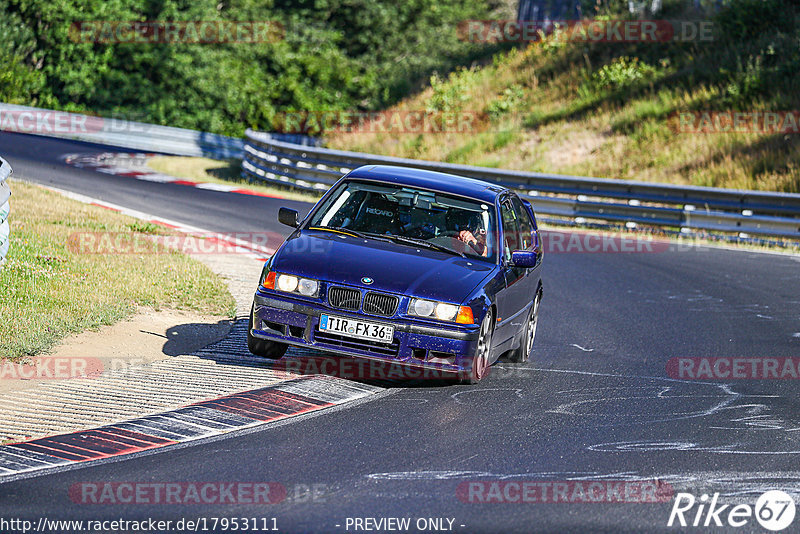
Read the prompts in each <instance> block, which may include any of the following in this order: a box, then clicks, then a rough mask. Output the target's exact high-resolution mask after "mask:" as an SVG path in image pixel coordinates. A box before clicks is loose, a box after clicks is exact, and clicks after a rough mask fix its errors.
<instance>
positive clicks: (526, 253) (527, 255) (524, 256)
mask: <svg viewBox="0 0 800 534" xmlns="http://www.w3.org/2000/svg"><path fill="white" fill-rule="evenodd" d="M537 261H538V253H537V251H536V250H515V251H514V252H512V253H511V263H512V264H514V267H524V268H526V269H531V268H533V267H536V263H537Z"/></svg>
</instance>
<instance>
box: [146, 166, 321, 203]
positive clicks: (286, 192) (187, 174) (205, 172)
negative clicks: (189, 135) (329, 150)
mask: <svg viewBox="0 0 800 534" xmlns="http://www.w3.org/2000/svg"><path fill="white" fill-rule="evenodd" d="M147 165H148V166H149V167H150V168H151V169H153V170H154V171H156V172H160V173H162V174H166V175H169V176H175V177H176V178H186V179H187V180H198V181H201V182H207V183H213V184H225V185H241V186H242V187H243V188H246V189H252V190H253V191H258V192H259V193H265V194H267V195H274V196H276V197H280V198H285V199H288V200H299V201H302V202H316V201H317V200H319V199H320V197H321V196H322V194H320V195H313V194H311V193H304V192H300V191H295V190H293V189H290V188H288V187H279V186H272V185H265V184H259V183H253V182H249V181H247V180H246V179H245V178H242V176H241V170H242V168H241V163H240V162H239V161H238V160H222V161H220V160H215V159H209V158H193V157H185V156H156V157H154V158H151V159H150V160H148V162H147Z"/></svg>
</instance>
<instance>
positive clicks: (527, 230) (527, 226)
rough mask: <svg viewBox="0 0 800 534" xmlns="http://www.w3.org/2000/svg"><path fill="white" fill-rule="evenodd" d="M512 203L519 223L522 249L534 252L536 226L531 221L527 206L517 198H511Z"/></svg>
mask: <svg viewBox="0 0 800 534" xmlns="http://www.w3.org/2000/svg"><path fill="white" fill-rule="evenodd" d="M511 203H512V205H513V206H514V214H515V216H516V218H517V221H519V233H520V244H521V246H520V249H523V250H532V249H533V244H534V243H533V231H534V229H535V226H534V225H533V221H531V217H530V214H529V213H528V210H527V209H525V206H524V205H523V204H522V202H521V201H520V200H519V199H518V198H517V197H511Z"/></svg>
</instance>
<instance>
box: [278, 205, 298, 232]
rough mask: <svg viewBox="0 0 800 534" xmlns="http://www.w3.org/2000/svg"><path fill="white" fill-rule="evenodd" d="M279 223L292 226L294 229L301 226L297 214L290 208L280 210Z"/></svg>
mask: <svg viewBox="0 0 800 534" xmlns="http://www.w3.org/2000/svg"><path fill="white" fill-rule="evenodd" d="M278 222H279V223H281V224H285V225H286V226H291V227H292V228H297V227H298V226H300V223H298V222H297V212H296V211H295V210H291V209H289V208H281V209H279V210H278Z"/></svg>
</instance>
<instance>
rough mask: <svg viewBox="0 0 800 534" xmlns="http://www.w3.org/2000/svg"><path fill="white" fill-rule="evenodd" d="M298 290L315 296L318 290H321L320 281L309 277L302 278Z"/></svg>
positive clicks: (303, 293) (306, 294)
mask: <svg viewBox="0 0 800 534" xmlns="http://www.w3.org/2000/svg"><path fill="white" fill-rule="evenodd" d="M297 291H299V292H300V294H301V295H305V296H307V297H313V296H314V295H316V294H317V291H319V282H317V281H316V280H309V279H308V278H301V279H300V282H299V284H298V286H297Z"/></svg>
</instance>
